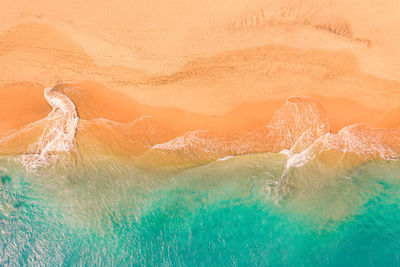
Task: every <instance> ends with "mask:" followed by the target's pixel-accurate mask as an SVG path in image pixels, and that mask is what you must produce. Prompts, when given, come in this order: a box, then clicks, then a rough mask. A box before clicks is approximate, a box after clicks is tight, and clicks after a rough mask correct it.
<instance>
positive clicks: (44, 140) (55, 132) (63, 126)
mask: <svg viewBox="0 0 400 267" xmlns="http://www.w3.org/2000/svg"><path fill="white" fill-rule="evenodd" d="M62 86H63V83H59V84H57V85H55V86H54V87H48V88H46V89H45V90H44V97H45V99H46V100H47V102H48V103H49V104H50V105H51V106H52V107H53V110H52V111H51V112H50V114H49V115H48V116H47V117H46V118H45V119H44V120H45V128H44V131H43V133H42V135H41V136H40V138H39V140H38V142H36V143H34V144H32V145H30V146H29V147H28V150H27V151H26V153H24V154H23V155H21V156H20V157H19V158H18V159H19V161H20V162H21V163H22V164H23V165H24V167H25V168H26V169H27V170H28V171H34V170H36V169H38V168H41V167H46V166H49V165H51V164H52V163H53V162H54V160H56V159H57V158H58V155H57V154H56V153H57V152H71V151H73V150H74V149H75V133H76V129H77V127H78V121H79V117H78V114H77V111H76V108H75V105H74V103H73V102H72V100H71V99H69V98H68V97H67V96H66V95H64V94H63V93H61V92H60V91H59V90H60V89H61V88H62Z"/></svg>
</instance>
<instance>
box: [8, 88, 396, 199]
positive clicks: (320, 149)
mask: <svg viewBox="0 0 400 267" xmlns="http://www.w3.org/2000/svg"><path fill="white" fill-rule="evenodd" d="M66 88H67V84H66V83H59V84H57V85H55V86H54V87H51V88H46V89H45V91H44V97H45V99H46V100H47V102H48V103H49V104H50V105H51V106H52V107H53V110H52V111H51V112H50V114H49V115H48V116H47V117H46V118H44V119H42V120H40V121H37V122H35V123H32V124H29V125H27V126H26V127H24V128H23V129H22V130H19V131H17V132H14V133H13V134H11V135H8V136H6V137H3V138H2V139H0V153H2V154H13V153H10V151H13V150H12V149H14V150H15V152H14V154H17V155H18V156H17V160H18V161H19V162H20V163H22V165H23V166H24V167H25V168H26V169H27V170H28V171H35V170H37V169H39V168H42V167H48V166H50V165H52V164H53V163H54V162H55V161H56V160H57V159H59V157H60V155H64V154H67V155H70V154H71V152H72V154H75V153H76V154H78V155H80V154H82V153H89V154H88V155H90V156H92V155H100V154H114V153H117V154H118V153H119V155H120V156H123V157H125V156H126V157H129V158H130V159H132V160H135V162H137V163H138V164H141V163H143V162H156V163H155V164H158V163H159V162H161V163H163V162H166V164H167V165H168V164H169V162H173V163H174V164H175V165H179V164H180V163H182V164H186V163H190V164H203V163H207V162H210V161H224V160H225V159H229V158H231V157H234V156H240V155H246V154H253V153H269V152H272V153H280V154H283V155H285V157H284V158H286V162H285V167H284V170H283V172H282V174H281V176H280V177H278V178H279V179H276V180H274V181H273V183H274V184H273V185H272V186H273V187H274V188H273V190H275V191H276V192H278V193H279V194H281V192H282V191H285V188H284V186H285V184H286V180H287V179H288V175H289V172H290V170H291V169H294V168H299V167H302V166H304V165H305V164H307V163H308V162H310V161H312V160H314V159H315V158H316V157H318V156H319V155H321V154H322V153H324V152H326V151H338V152H340V153H342V154H348V153H351V154H354V155H357V156H358V157H359V158H361V159H364V160H371V159H383V160H391V159H397V158H399V157H400V130H399V129H397V128H394V129H386V128H385V129H383V128H382V129H379V128H371V127H369V126H367V125H364V124H355V125H350V126H347V127H345V128H343V129H342V130H340V131H339V132H338V133H336V134H333V133H331V131H330V126H329V122H328V116H327V113H326V111H325V109H324V107H323V106H322V105H321V104H320V103H319V102H317V101H316V100H314V99H313V98H310V97H290V98H288V99H287V101H286V104H285V105H283V106H282V107H281V108H280V109H278V110H277V111H276V112H275V113H274V115H273V117H272V119H271V121H270V122H269V123H267V124H266V125H265V126H263V127H259V128H256V129H253V130H251V131H245V132H237V133H226V132H212V131H210V130H205V129H199V130H196V131H190V132H186V133H184V134H181V133H179V131H178V130H176V129H175V128H174V127H173V126H171V125H168V124H167V123H165V122H163V121H161V120H158V119H157V118H154V117H151V116H142V117H139V118H137V119H136V120H134V121H133V122H131V123H121V122H116V121H112V120H109V119H106V118H96V119H91V120H85V119H80V118H79V117H78V111H77V109H76V107H75V105H74V103H73V102H72V100H71V99H70V98H68V96H67V93H68V90H67V89H66ZM78 122H79V125H78ZM10 144H11V145H10ZM15 144H17V145H18V146H17V147H18V149H16V148H15V146H14V147H13V145H15ZM21 144H24V145H25V146H24V145H21ZM10 147H11V148H10ZM78 147H79V151H78V149H77V148H78ZM5 148H7V149H5ZM85 155H86V154H85ZM85 155H80V156H81V157H80V159H83V160H86V156H85ZM171 159H173V161H171Z"/></svg>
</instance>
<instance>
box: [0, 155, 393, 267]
mask: <svg viewBox="0 0 400 267" xmlns="http://www.w3.org/2000/svg"><path fill="white" fill-rule="evenodd" d="M107 162H108V164H107ZM107 162H97V163H96V164H94V163H93V164H91V165H87V166H81V167H77V168H76V169H74V170H69V171H66V170H64V171H53V172H52V171H47V172H46V173H34V174H32V173H31V174H28V173H26V172H22V171H16V170H13V171H10V170H6V169H4V171H1V183H0V229H1V236H0V265H26V264H29V265H32V266H38V265H48V266H54V265H88V266H93V265H102V266H105V265H107V266H108V265H112V264H113V265H127V264H128V265H130V264H133V265H147V266H165V265H167V266H179V265H182V266H193V265H196V266H197V265H200V266H201V265H211V266H235V265H237V266H246V265H247V266H254V265H272V266H395V265H399V264H400V252H399V251H400V213H399V212H398V211H399V208H400V164H399V163H398V162H397V161H379V162H367V163H365V164H362V165H360V166H358V167H357V168H355V169H352V168H350V169H346V168H344V167H335V168H330V169H328V168H326V167H324V166H321V164H320V163H318V162H316V163H315V162H314V163H310V164H308V165H306V166H303V167H300V168H296V169H293V170H291V171H290V172H289V176H288V178H287V182H286V183H287V188H286V189H285V190H281V191H277V190H276V188H275V187H274V186H275V185H276V183H275V182H274V181H276V180H277V177H279V173H282V168H283V167H282V166H283V161H282V159H281V156H277V155H274V154H262V155H252V156H242V157H234V158H229V159H227V160H224V161H216V162H213V163H209V164H205V165H202V166H198V167H193V168H188V169H185V170H180V171H173V172H164V173H163V172H161V173H159V172H156V171H154V172H149V171H141V170H138V169H135V168H133V167H129V166H125V165H123V163H115V162H114V163H112V162H110V161H107ZM279 194H280V196H281V198H277V197H276V196H277V195H279Z"/></svg>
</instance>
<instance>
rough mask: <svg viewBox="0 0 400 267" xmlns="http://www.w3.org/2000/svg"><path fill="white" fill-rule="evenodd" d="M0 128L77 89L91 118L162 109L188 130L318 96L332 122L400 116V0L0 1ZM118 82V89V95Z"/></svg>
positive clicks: (239, 121) (44, 110) (235, 123)
mask: <svg viewBox="0 0 400 267" xmlns="http://www.w3.org/2000/svg"><path fill="white" fill-rule="evenodd" d="M0 10H1V11H0V17H1V19H0V70H1V75H0V84H1V88H0V122H1V124H0V134H2V135H4V134H5V133H6V132H8V131H10V130H12V129H17V128H21V127H22V126H23V125H25V124H27V123H30V122H34V121H36V120H38V119H41V118H43V117H45V116H46V114H48V112H49V111H50V110H51V109H50V106H49V105H48V104H47V103H46V102H45V100H44V98H43V89H44V87H48V86H52V85H54V84H55V83H57V82H59V81H70V80H72V81H74V82H75V86H76V88H75V89H74V90H72V89H71V90H70V91H68V92H66V93H67V95H68V96H70V97H71V99H72V100H73V101H74V102H75V104H76V106H77V110H78V113H79V116H80V117H81V118H82V119H94V118H107V119H111V120H115V121H118V122H131V121H133V120H135V119H137V118H139V117H140V116H146V115H150V116H154V117H157V118H159V119H160V120H163V121H165V122H167V123H168V124H170V125H172V126H173V127H175V128H176V129H177V131H178V132H179V133H182V132H185V131H189V130H196V129H203V128H207V129H212V130H216V131H224V132H229V131H236V130H246V129H253V128H256V127H259V126H261V125H264V124H265V123H266V122H268V121H269V120H270V119H271V117H272V115H273V113H274V112H275V111H276V110H277V109H278V108H279V107H280V106H281V105H283V104H284V103H285V100H286V98H287V97H289V96H312V97H314V98H315V99H317V100H319V101H320V102H321V103H322V104H323V106H324V107H325V108H326V110H327V113H328V117H329V121H330V124H331V129H332V130H333V131H335V132H336V131H338V130H340V129H341V128H342V127H344V126H347V125H350V124H354V123H358V122H364V123H367V124H369V125H371V126H373V127H398V126H400V119H399V115H400V76H399V75H400V72H399V70H400V46H399V45H398V44H399V43H400V31H399V30H398V29H397V28H398V25H399V24H400V17H399V16H398V14H399V11H400V4H399V2H398V1H393V0H385V1H379V2H377V1H372V0H370V1H359V0H358V1H356V0H348V1H344V0H342V1H314V0H291V1H290V0H280V1H277V0H270V1H260V0H254V1H236V0H234V1H222V0H218V1H201V2H199V1H189V2H188V1H185V2H182V1H161V0H158V1H152V2H148V1H119V3H118V4H113V3H112V2H110V1H86V2H85V3H82V1H68V2H61V1H49V0H38V1H36V2H35V3H34V4H33V3H32V2H31V1H18V2H16V1H11V0H5V1H1V3H0ZM117 91H118V92H117Z"/></svg>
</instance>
